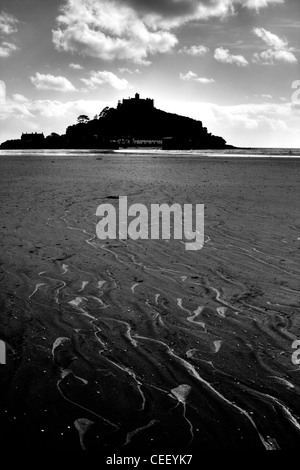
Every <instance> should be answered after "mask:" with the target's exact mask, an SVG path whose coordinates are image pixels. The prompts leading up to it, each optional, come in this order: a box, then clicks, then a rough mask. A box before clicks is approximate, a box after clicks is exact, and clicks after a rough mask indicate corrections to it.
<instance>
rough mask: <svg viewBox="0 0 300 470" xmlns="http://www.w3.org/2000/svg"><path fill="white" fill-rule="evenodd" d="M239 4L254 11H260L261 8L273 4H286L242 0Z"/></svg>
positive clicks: (271, 0) (263, 0) (278, 1)
mask: <svg viewBox="0 0 300 470" xmlns="http://www.w3.org/2000/svg"><path fill="white" fill-rule="evenodd" d="M239 3H241V4H242V5H243V6H246V7H248V8H250V9H251V8H252V9H254V10H260V9H261V8H265V7H267V6H268V5H269V4H272V3H284V0H240V2H239Z"/></svg>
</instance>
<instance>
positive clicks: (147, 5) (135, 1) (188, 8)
mask: <svg viewBox="0 0 300 470" xmlns="http://www.w3.org/2000/svg"><path fill="white" fill-rule="evenodd" d="M121 3H123V4H126V5H128V6H130V7H132V8H134V10H135V11H139V12H141V13H154V14H158V15H162V16H166V17H174V16H186V15H192V14H193V13H195V11H196V9H197V6H198V5H199V3H204V4H208V3H211V2H210V0H204V1H203V2H199V1H197V0H122V1H121Z"/></svg>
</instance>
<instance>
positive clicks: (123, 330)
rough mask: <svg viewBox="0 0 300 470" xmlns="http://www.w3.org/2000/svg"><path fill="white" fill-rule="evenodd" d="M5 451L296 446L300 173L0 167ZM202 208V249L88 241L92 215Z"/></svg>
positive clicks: (293, 163)
mask: <svg viewBox="0 0 300 470" xmlns="http://www.w3.org/2000/svg"><path fill="white" fill-rule="evenodd" d="M0 172H1V189H0V194H1V197H0V201H1V223H0V230H1V258H0V263H1V265H0V268H1V293H0V299H1V314H0V339H2V340H4V341H5V342H6V344H7V365H5V366H0V386H1V395H2V397H1V402H0V419H1V442H2V443H4V444H5V445H7V446H8V445H11V444H12V443H13V445H14V446H21V445H22V446H25V447H26V448H31V447H32V448H34V447H36V446H39V448H45V449H48V450H49V449H64V450H73V449H74V450H76V449H82V451H84V450H85V451H87V452H89V451H93V450H97V451H101V452H103V453H105V454H106V455H111V454H112V453H113V452H119V453H122V452H124V453H125V452H127V453H128V452H129V453H130V452H131V454H132V455H134V452H137V449H138V450H139V452H140V451H141V449H143V451H144V452H148V453H153V452H156V453H158V452H162V453H167V452H172V451H174V450H176V452H177V453H180V452H181V453H183V452H185V453H187V452H189V453H193V452H195V453H196V452H198V451H199V450H200V451H201V450H207V449H277V448H280V449H287V448H296V447H297V446H299V442H300V439H299V438H300V405H299V390H300V388H299V387H300V371H299V366H298V365H294V364H293V363H292V359H291V357H292V353H293V352H294V350H293V349H292V343H293V341H294V340H295V339H298V338H299V339H300V331H299V328H300V320H299V314H300V304H299V294H300V287H299V285H300V284H299V275H300V267H299V266H300V265H299V248H300V233H299V229H300V218H299V179H300V178H299V176H300V175H299V173H300V167H299V161H298V160H297V159H292V158H291V159H290V158H274V159H272V160H270V159H269V158H259V159H255V158H248V159H245V158H237V157H235V158H233V157H230V158H228V159H224V157H222V158H216V157H215V158H212V157H210V156H207V155H206V156H205V155H204V156H202V158H199V157H197V156H195V155H187V156H185V157H184V158H179V156H173V155H170V154H168V155H167V156H166V155H160V154H154V155H153V154H147V155H145V154H143V155H139V154H135V155H132V154H124V153H122V154H118V153H115V154H110V153H102V154H101V153H98V152H97V153H95V152H86V153H85V152H80V151H78V152H72V151H71V152H67V153H64V152H57V151H55V152H48V153H47V152H46V153H45V152H43V153H42V154H40V153H39V152H32V153H28V152H21V153H18V154H14V153H13V152H9V153H8V152H7V153H6V155H4V153H3V152H2V155H1V158H0ZM119 195H127V197H128V202H129V204H132V203H136V202H138V203H142V204H145V205H146V206H147V207H150V204H153V203H160V204H161V203H164V202H165V203H168V204H172V203H174V202H176V203H179V204H184V203H191V204H200V203H204V204H205V244H204V247H203V248H202V250H199V251H192V252H188V251H186V250H185V249H184V245H183V244H182V243H181V241H180V240H137V241H134V240H131V239H127V240H106V241H103V240H99V239H98V238H97V236H96V231H95V226H96V224H97V222H98V218H97V217H96V216H95V212H96V208H97V206H98V205H99V204H101V203H106V202H109V203H111V204H113V205H115V206H116V208H117V205H118V196H119Z"/></svg>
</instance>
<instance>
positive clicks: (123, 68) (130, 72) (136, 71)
mask: <svg viewBox="0 0 300 470" xmlns="http://www.w3.org/2000/svg"><path fill="white" fill-rule="evenodd" d="M118 70H119V72H120V73H129V74H130V75H132V74H133V73H141V71H140V70H139V69H135V70H132V69H128V68H127V67H119V69H118Z"/></svg>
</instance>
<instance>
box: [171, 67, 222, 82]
mask: <svg viewBox="0 0 300 470" xmlns="http://www.w3.org/2000/svg"><path fill="white" fill-rule="evenodd" d="M179 78H180V80H184V81H186V82H189V81H194V82H199V83H203V84H208V83H214V82H215V80H214V79H213V78H205V77H198V75H197V74H196V73H195V72H192V71H191V70H190V71H189V72H187V73H185V74H184V73H180V74H179Z"/></svg>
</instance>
